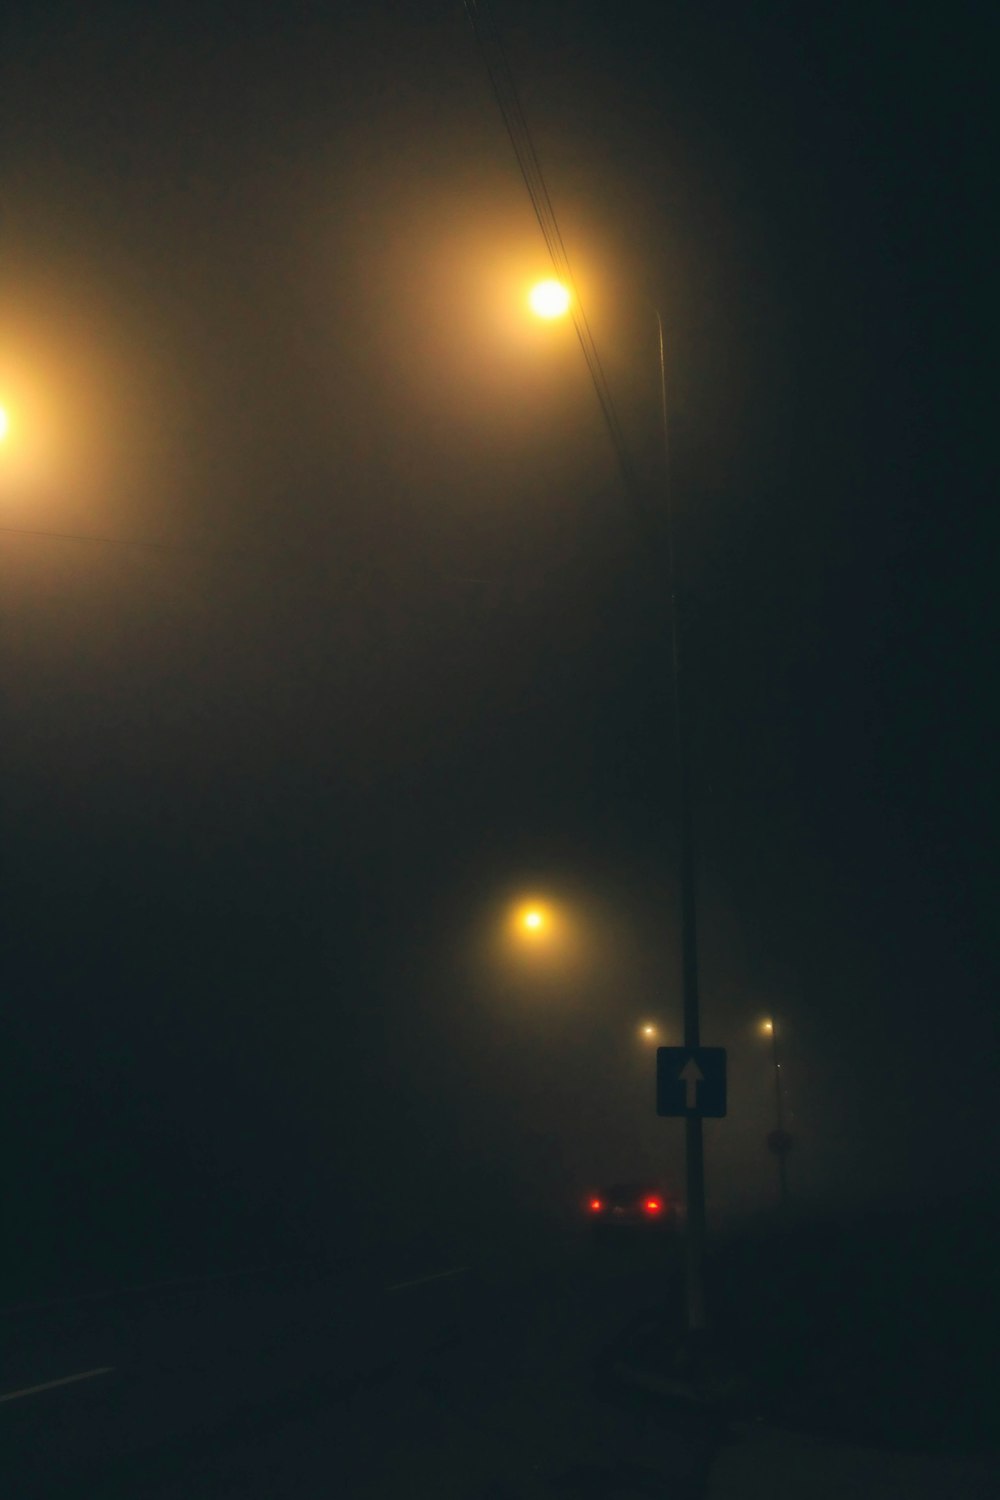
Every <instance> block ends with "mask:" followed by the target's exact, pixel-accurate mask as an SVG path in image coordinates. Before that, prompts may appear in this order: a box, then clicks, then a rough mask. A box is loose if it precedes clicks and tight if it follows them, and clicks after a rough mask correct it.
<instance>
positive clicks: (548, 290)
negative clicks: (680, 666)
mask: <svg viewBox="0 0 1000 1500" xmlns="http://www.w3.org/2000/svg"><path fill="white" fill-rule="evenodd" d="M528 303H529V306H530V307H531V310H532V312H534V313H537V315H538V316H539V317H540V318H562V317H565V315H566V314H567V313H568V312H569V305H570V294H569V288H568V287H567V286H565V285H564V284H563V283H562V282H561V281H555V280H553V279H550V280H548V281H539V282H538V283H537V285H535V286H533V287H532V288H531V291H530V292H529V294H528Z"/></svg>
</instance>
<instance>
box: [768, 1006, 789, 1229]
mask: <svg viewBox="0 0 1000 1500" xmlns="http://www.w3.org/2000/svg"><path fill="white" fill-rule="evenodd" d="M771 1056H772V1059H773V1061H774V1106H775V1115H776V1120H777V1136H778V1140H779V1145H780V1146H781V1147H782V1149H779V1150H777V1151H775V1155H776V1156H777V1158H778V1200H779V1202H780V1204H781V1207H782V1208H787V1206H788V1178H787V1176H786V1174H785V1155H786V1150H785V1149H784V1144H783V1143H784V1140H785V1124H784V1120H783V1118H782V1108H781V1063H780V1062H779V1060H778V1023H777V1021H776V1020H775V1018H774V1016H772V1017H771Z"/></svg>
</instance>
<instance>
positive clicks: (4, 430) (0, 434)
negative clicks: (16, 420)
mask: <svg viewBox="0 0 1000 1500" xmlns="http://www.w3.org/2000/svg"><path fill="white" fill-rule="evenodd" d="M9 431H10V417H9V416H8V415H7V412H6V411H5V409H4V408H3V407H2V406H0V443H2V442H3V440H4V438H5V437H6V436H7V434H8V432H9Z"/></svg>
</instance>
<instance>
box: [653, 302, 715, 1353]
mask: <svg viewBox="0 0 1000 1500" xmlns="http://www.w3.org/2000/svg"><path fill="white" fill-rule="evenodd" d="M653 310H654V312H655V313H656V326H657V332H658V334H659V354H660V416H661V420H662V424H663V471H664V495H665V506H664V511H665V515H664V520H665V526H666V559H667V586H668V593H669V605H670V651H671V666H672V677H673V717H674V771H675V776H676V789H677V814H678V874H679V878H680V904H681V984H682V994H683V997H684V1045H685V1047H697V1046H699V1045H700V1042H701V1029H700V1023H699V1016H698V924H697V899H696V897H697V891H696V883H695V855H694V818H693V815H692V808H691V780H690V776H691V772H690V755H689V751H688V738H687V714H686V712H685V701H684V679H683V674H682V665H683V663H682V656H681V632H680V611H679V606H678V591H677V558H676V549H675V546H674V534H673V515H672V496H671V485H670V429H669V425H668V420H667V372H666V361H665V358H664V349H663V319H662V317H661V316H660V311H659V309H658V308H654V309H653ZM684 1163H685V1179H686V1181H685V1189H686V1196H687V1227H686V1234H685V1240H686V1244H685V1251H686V1270H687V1278H686V1279H687V1296H686V1301H687V1326H688V1331H689V1332H690V1333H697V1332H700V1331H701V1330H703V1329H704V1328H705V1327H706V1326H707V1318H706V1313H705V1154H704V1146H703V1141H702V1128H701V1117H700V1116H699V1115H686V1116H685V1118H684Z"/></svg>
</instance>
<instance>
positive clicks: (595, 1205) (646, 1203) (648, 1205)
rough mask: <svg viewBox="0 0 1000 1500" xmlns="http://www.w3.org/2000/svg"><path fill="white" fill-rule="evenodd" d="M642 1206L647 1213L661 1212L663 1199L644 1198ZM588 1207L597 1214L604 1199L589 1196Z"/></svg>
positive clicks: (601, 1207) (600, 1210)
mask: <svg viewBox="0 0 1000 1500" xmlns="http://www.w3.org/2000/svg"><path fill="white" fill-rule="evenodd" d="M642 1206H643V1208H644V1209H645V1210H646V1212H647V1213H648V1214H661V1213H662V1212H663V1199H662V1198H644V1199H643V1200H642ZM588 1207H589V1208H590V1211H591V1213H592V1214H599V1213H601V1212H602V1210H603V1208H604V1200H603V1199H602V1198H591V1200H590V1203H589V1204H588Z"/></svg>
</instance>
